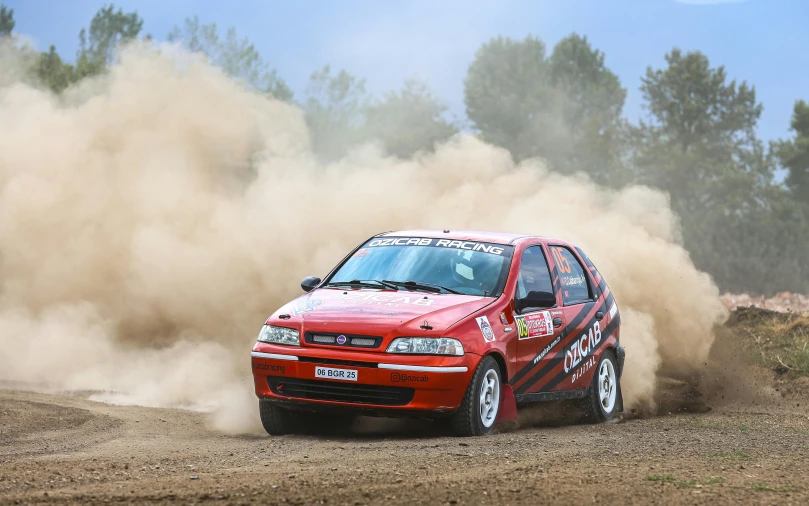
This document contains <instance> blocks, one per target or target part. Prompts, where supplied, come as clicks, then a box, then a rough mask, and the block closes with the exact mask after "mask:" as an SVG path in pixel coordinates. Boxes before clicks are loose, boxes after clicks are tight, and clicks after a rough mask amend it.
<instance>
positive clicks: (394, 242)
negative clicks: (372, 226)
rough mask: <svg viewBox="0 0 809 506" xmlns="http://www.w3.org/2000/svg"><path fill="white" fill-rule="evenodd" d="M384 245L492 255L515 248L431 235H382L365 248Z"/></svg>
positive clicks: (368, 243) (369, 242)
mask: <svg viewBox="0 0 809 506" xmlns="http://www.w3.org/2000/svg"><path fill="white" fill-rule="evenodd" d="M382 246H432V247H435V248H451V249H458V250H464V251H481V252H483V253H489V254H492V255H499V256H505V255H509V254H510V253H511V251H512V250H513V249H514V247H513V246H509V245H506V244H495V243H489V242H479V241H459V240H454V239H431V238H429V237H380V238H376V239H372V240H370V241H368V242H366V243H365V244H364V245H363V246H362V247H363V248H378V247H382Z"/></svg>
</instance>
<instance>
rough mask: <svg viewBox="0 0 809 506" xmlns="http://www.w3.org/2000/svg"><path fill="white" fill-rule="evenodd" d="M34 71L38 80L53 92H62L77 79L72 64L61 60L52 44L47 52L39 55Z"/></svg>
mask: <svg viewBox="0 0 809 506" xmlns="http://www.w3.org/2000/svg"><path fill="white" fill-rule="evenodd" d="M35 73H36V76H37V78H38V80H39V82H40V83H41V84H44V85H45V86H47V87H48V88H50V90H51V91H53V92H54V93H61V92H63V91H64V90H65V89H66V88H67V87H68V86H70V85H71V84H73V83H74V82H76V81H77V80H78V78H77V77H76V71H75V69H74V68H73V66H72V65H69V64H66V63H64V62H62V58H61V57H60V56H59V53H57V52H56V47H55V46H53V45H52V46H51V47H50V50H49V51H48V52H47V53H41V54H40V55H39V59H38V60H37V63H36V67H35Z"/></svg>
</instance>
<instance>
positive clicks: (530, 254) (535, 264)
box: [512, 244, 564, 390]
mask: <svg viewBox="0 0 809 506" xmlns="http://www.w3.org/2000/svg"><path fill="white" fill-rule="evenodd" d="M532 291H542V292H550V293H554V294H555V292H556V290H554V287H553V282H552V280H551V274H550V269H549V267H548V261H547V257H546V253H545V251H544V250H543V248H542V246H541V245H539V244H537V245H534V246H529V247H527V248H526V249H525V250H524V251H523V253H522V255H521V258H520V269H519V271H518V277H517V284H516V289H515V293H514V299H515V301H517V299H521V298H525V296H526V295H527V294H528V292H532ZM558 300H559V299H558V296H557V303H558ZM513 317H514V325H515V327H516V330H517V336H518V340H517V373H516V374H515V376H514V377H513V379H512V385H513V386H514V387H515V388H519V389H521V390H526V389H527V388H528V387H530V383H527V382H529V381H531V380H532V378H533V376H534V373H535V371H536V370H538V369H540V368H541V364H542V363H543V361H544V359H545V357H546V356H547V355H548V354H549V352H550V350H551V349H552V348H553V347H554V346H555V344H556V343H558V341H559V339H560V332H561V329H562V328H563V327H564V314H563V312H562V311H561V310H559V309H557V308H544V309H543V308H527V309H526V310H523V311H522V312H520V313H518V312H517V311H516V310H514V314H513Z"/></svg>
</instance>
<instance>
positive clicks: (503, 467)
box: [0, 371, 809, 505]
mask: <svg viewBox="0 0 809 506" xmlns="http://www.w3.org/2000/svg"><path fill="white" fill-rule="evenodd" d="M761 376H762V378H763V379H762V380H761V381H765V382H767V387H766V388H765V389H764V390H766V391H767V395H760V396H757V397H756V400H755V401H750V400H749V399H750V397H749V396H748V395H741V394H738V395H734V393H733V391H731V390H727V391H722V390H721V389H718V390H717V391H716V393H715V394H714V395H713V397H712V398H710V399H707V401H708V403H709V404H711V405H712V408H713V409H712V410H711V411H709V412H707V413H673V414H665V415H664V416H657V417H646V418H641V417H638V418H626V419H623V420H621V421H619V422H617V423H609V424H604V425H563V426H550V425H546V426H536V425H535V426H528V427H526V426H523V427H521V428H510V429H509V430H506V431H503V432H501V433H498V434H494V435H491V436H488V437H482V438H469V439H458V438H452V437H447V436H446V435H444V433H443V432H442V431H441V429H438V428H436V427H435V426H431V425H430V424H418V423H413V422H409V423H408V422H401V421H386V420H373V419H361V420H360V421H359V422H358V423H357V424H356V425H355V427H353V428H352V430H351V431H350V432H347V433H343V434H338V435H330V436H325V435H322V436H284V437H268V436H266V435H259V434H256V435H249V436H226V435H222V434H219V433H217V432H215V431H213V430H211V429H209V428H208V425H207V422H206V417H205V415H204V414H202V413H197V412H191V411H183V410H175V409H155V408H144V407H134V406H113V405H108V404H102V403H96V402H91V401H88V400H86V398H85V397H86V395H84V396H82V395H78V394H73V395H69V394H42V393H35V392H29V391H15V390H0V504H31V503H46V502H47V503H71V504H79V503H81V504H96V503H109V502H115V503H120V502H123V503H139V504H143V503H154V502H171V503H176V504H187V503H219V504H352V505H356V504H380V503H383V502H384V503H390V504H546V503H547V504H584V503H587V504H590V503H599V504H605V503H612V504H649V503H666V504H707V503H711V504H726V503H737V504H738V503H743V504H754V503H766V504H809V389H808V388H806V386H807V384H806V382H804V383H798V384H795V383H790V384H785V383H775V381H776V380H775V379H774V378H773V377H771V376H768V375H767V373H765V372H763V371H761ZM776 389H777V390H776ZM740 397H742V398H744V399H747V400H744V399H742V400H740ZM526 418H527V417H523V420H525V419H526ZM523 425H526V424H525V423H524V424H523Z"/></svg>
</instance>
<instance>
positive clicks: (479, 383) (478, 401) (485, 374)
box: [452, 357, 500, 437]
mask: <svg viewBox="0 0 809 506" xmlns="http://www.w3.org/2000/svg"><path fill="white" fill-rule="evenodd" d="M499 409H500V367H499V366H498V365H497V362H496V361H495V360H494V359H493V358H492V357H486V358H484V359H483V360H481V362H480V364H479V365H478V367H477V369H475V374H473V375H472V380H471V381H469V386H467V387H466V394H464V398H463V401H462V402H461V407H460V408H459V409H458V411H457V412H456V413H455V414H454V415H453V416H452V428H453V431H454V432H455V434H456V435H458V436H462V437H468V436H482V435H484V434H488V433H489V432H491V431H492V428H494V423H495V421H497V413H498V411H499Z"/></svg>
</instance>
